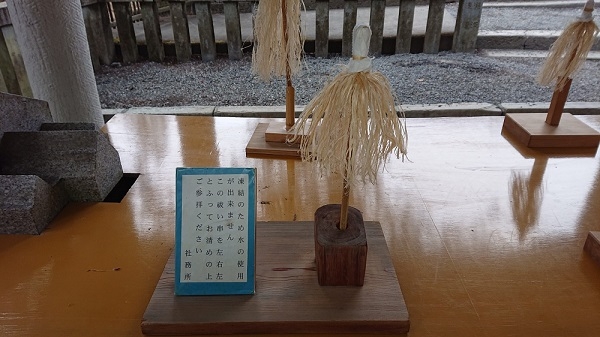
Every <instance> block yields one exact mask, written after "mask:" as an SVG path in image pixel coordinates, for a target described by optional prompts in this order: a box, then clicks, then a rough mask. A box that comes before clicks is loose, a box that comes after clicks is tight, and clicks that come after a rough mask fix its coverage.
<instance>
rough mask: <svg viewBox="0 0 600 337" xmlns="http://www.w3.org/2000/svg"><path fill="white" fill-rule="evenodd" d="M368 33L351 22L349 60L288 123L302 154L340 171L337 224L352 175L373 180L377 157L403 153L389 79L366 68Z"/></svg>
mask: <svg viewBox="0 0 600 337" xmlns="http://www.w3.org/2000/svg"><path fill="white" fill-rule="evenodd" d="M370 39H371V29H370V28H369V27H368V26H364V25H361V26H356V27H355V28H354V31H353V38H352V41H353V47H352V48H353V49H352V60H351V61H350V63H349V64H348V66H347V67H346V68H345V69H343V71H342V72H341V73H340V74H338V75H337V76H336V77H335V78H333V79H332V80H331V82H330V83H328V84H327V85H326V86H325V87H324V88H323V89H322V90H321V91H320V92H319V93H318V94H317V96H316V97H314V98H313V99H312V101H311V102H310V103H309V104H308V105H307V106H306V108H305V109H304V111H303V112H302V114H301V115H300V117H299V119H298V121H297V123H296V125H295V126H294V128H293V129H292V132H294V135H295V136H294V138H297V137H300V136H299V134H302V133H305V135H304V136H302V137H301V143H300V152H301V156H302V159H303V160H305V161H316V162H317V163H318V166H319V168H320V169H321V170H323V171H325V172H337V173H342V174H343V176H344V183H343V195H342V204H341V205H342V207H341V219H340V226H339V228H340V229H342V230H343V229H345V228H346V225H347V215H348V199H349V195H350V187H351V186H353V185H355V184H356V183H357V182H358V181H361V182H365V181H366V180H368V181H369V182H371V183H375V181H376V179H377V172H378V171H379V168H380V165H381V163H382V161H383V160H385V159H387V157H388V156H389V155H390V154H391V153H395V154H396V156H397V157H399V156H400V153H402V155H403V156H404V155H405V154H406V141H407V134H406V129H405V126H404V125H403V124H402V122H401V120H400V118H398V115H397V114H396V108H395V99H394V95H393V94H392V90H391V88H390V84H389V81H388V80H387V78H386V77H385V76H384V75H383V74H381V73H379V72H373V71H371V59H370V58H368V57H367V54H368V50H369V42H370ZM311 120H312V122H311ZM294 140H295V139H292V140H291V141H294Z"/></svg>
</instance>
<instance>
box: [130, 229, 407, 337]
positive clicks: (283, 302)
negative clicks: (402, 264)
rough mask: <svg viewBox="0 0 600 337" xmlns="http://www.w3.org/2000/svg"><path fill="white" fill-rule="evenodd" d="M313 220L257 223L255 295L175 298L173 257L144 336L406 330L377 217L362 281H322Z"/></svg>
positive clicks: (144, 326)
mask: <svg viewBox="0 0 600 337" xmlns="http://www.w3.org/2000/svg"><path fill="white" fill-rule="evenodd" d="M313 227H314V223H313V222H262V223H258V224H257V225H256V231H257V233H256V275H257V276H256V294H255V295H245V296H175V295H174V285H175V284H174V283H175V281H174V275H173V273H174V257H173V256H171V258H170V259H169V261H168V262H167V265H166V266H165V270H164V272H163V274H162V276H161V277H160V280H159V282H158V285H157V286H156V290H155V291H154V294H153V295H152V298H151V299H150V303H149V304H148V307H147V309H146V312H145V313H144V317H143V320H142V332H143V333H144V334H146V335H200V334H219V335H221V334H270V333H273V334H291V333H322V334H334V333H356V334H382V333H384V334H402V333H406V332H408V330H409V325H410V323H409V319H408V311H407V309H406V304H405V303H404V297H403V296H402V292H401V290H400V286H399V285H398V279H397V278H396V272H395V270H394V266H393V264H392V261H391V259H390V255H389V251H388V248H387V245H386V242H385V238H384V236H383V231H382V230H381V226H380V225H379V223H378V222H365V231H366V233H367V236H368V238H369V243H370V246H371V248H370V251H369V256H368V258H367V271H366V276H365V283H364V286H362V287H321V286H319V285H318V283H317V273H316V270H315V262H314V241H313V238H312V235H311V234H310V233H311V232H312V230H313Z"/></svg>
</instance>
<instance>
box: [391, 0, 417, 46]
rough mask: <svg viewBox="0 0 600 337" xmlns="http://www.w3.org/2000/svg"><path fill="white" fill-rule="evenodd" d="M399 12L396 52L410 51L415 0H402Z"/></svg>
mask: <svg viewBox="0 0 600 337" xmlns="http://www.w3.org/2000/svg"><path fill="white" fill-rule="evenodd" d="M398 10H399V13H398V31H397V33H396V54H406V53H410V45H411V41H412V30H413V22H414V17H415V0H400V6H399V9H398Z"/></svg>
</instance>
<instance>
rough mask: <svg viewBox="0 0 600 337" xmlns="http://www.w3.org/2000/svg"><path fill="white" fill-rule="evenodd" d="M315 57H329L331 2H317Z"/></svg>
mask: <svg viewBox="0 0 600 337" xmlns="http://www.w3.org/2000/svg"><path fill="white" fill-rule="evenodd" d="M315 12H316V19H315V20H316V23H315V24H316V30H315V56H316V57H327V56H328V55H329V1H328V0H317V3H316V8H315Z"/></svg>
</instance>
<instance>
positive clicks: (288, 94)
mask: <svg viewBox="0 0 600 337" xmlns="http://www.w3.org/2000/svg"><path fill="white" fill-rule="evenodd" d="M285 1H286V0H281V21H282V26H283V50H284V51H285V83H286V89H285V129H286V130H287V131H289V130H290V129H291V128H292V127H293V126H294V118H295V111H294V110H295V104H294V102H295V94H296V91H295V89H294V86H293V85H292V69H291V67H290V59H289V58H290V56H289V52H288V41H289V36H288V27H287V5H286V3H285Z"/></svg>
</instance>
